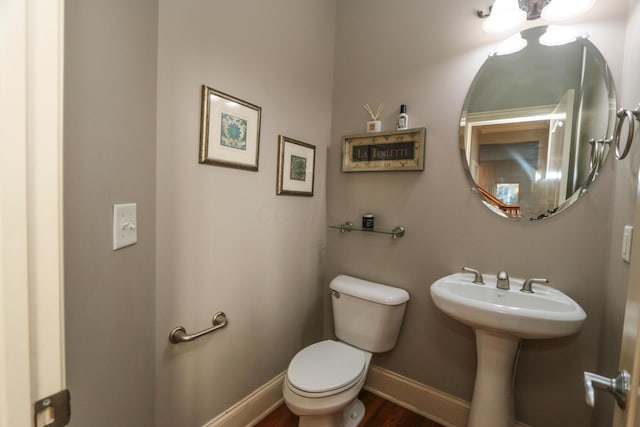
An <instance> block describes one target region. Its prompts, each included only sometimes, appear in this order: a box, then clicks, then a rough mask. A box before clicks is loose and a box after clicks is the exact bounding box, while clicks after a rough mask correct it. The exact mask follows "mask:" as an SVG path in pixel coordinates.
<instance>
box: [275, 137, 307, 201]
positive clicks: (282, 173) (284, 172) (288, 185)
mask: <svg viewBox="0 0 640 427" xmlns="http://www.w3.org/2000/svg"><path fill="white" fill-rule="evenodd" d="M315 169H316V147H315V146H314V145H311V144H306V143H304V142H300V141H296V140H295V139H291V138H287V137H286V136H282V135H280V136H279V138H278V181H277V183H276V194H288V195H291V196H313V177H314V175H315Z"/></svg>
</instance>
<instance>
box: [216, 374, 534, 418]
mask: <svg viewBox="0 0 640 427" xmlns="http://www.w3.org/2000/svg"><path fill="white" fill-rule="evenodd" d="M285 374H286V371H285V372H282V373H281V374H279V375H278V376H276V377H275V378H273V379H272V380H271V381H269V382H268V383H266V384H265V385H263V386H262V387H260V388H259V389H257V390H256V391H254V392H253V393H251V394H250V395H248V396H247V397H245V398H244V399H242V400H241V401H240V402H238V403H236V404H235V405H233V406H232V407H231V408H229V409H227V410H226V411H224V412H223V413H222V414H220V415H218V416H217V417H216V418H214V419H213V420H211V421H209V422H208V423H206V424H205V425H204V426H203V427H237V426H253V425H255V424H257V423H258V422H259V421H260V420H261V419H263V418H264V417H266V416H267V415H268V414H269V413H270V412H271V411H273V410H274V409H276V408H277V407H278V406H279V405H280V404H281V403H282V402H283V399H282V383H283V382H284V376H285ZM364 388H365V389H366V390H368V391H370V392H371V393H373V394H376V395H378V396H380V397H383V398H385V399H387V400H389V401H390V402H393V403H395V404H397V405H400V406H402V407H403V408H406V409H408V410H410V411H413V412H415V413H417V414H420V415H422V416H423V417H425V418H428V419H430V420H432V421H435V422H437V423H440V424H442V425H444V426H446V427H463V426H466V424H467V418H468V417H469V402H467V401H466V400H462V399H459V398H457V397H454V396H451V395H449V394H447V393H444V392H441V391H439V390H436V389H434V388H432V387H429V386H427V385H424V384H421V383H419V382H417V381H414V380H412V379H410V378H407V377H404V376H402V375H400V374H396V373H395V372H392V371H389V370H388V369H385V368H381V367H380V366H376V365H371V366H369V372H368V373H367V381H366V383H365V385H364ZM516 427H529V426H527V425H526V424H523V423H520V422H518V423H516Z"/></svg>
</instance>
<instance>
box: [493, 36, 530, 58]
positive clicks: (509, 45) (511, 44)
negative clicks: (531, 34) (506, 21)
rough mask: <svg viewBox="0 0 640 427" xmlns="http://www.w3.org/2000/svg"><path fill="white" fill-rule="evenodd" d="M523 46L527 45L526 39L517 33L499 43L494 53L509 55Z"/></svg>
mask: <svg viewBox="0 0 640 427" xmlns="http://www.w3.org/2000/svg"><path fill="white" fill-rule="evenodd" d="M525 47H527V41H526V40H525V39H523V38H522V35H521V34H520V33H517V34H514V35H512V36H511V37H509V38H508V39H506V40H505V41H503V42H502V43H500V46H498V50H497V51H496V55H498V56H502V55H511V54H512V53H516V52H520V51H521V50H522V49H524V48H525Z"/></svg>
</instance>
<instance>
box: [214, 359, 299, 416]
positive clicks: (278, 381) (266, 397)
mask: <svg viewBox="0 0 640 427" xmlns="http://www.w3.org/2000/svg"><path fill="white" fill-rule="evenodd" d="M285 373H286V371H284V372H282V373H281V374H279V375H278V376H276V377H275V378H273V379H272V380H271V381H269V382H268V383H266V384H265V385H263V386H262V387H260V388H259V389H257V390H256V391H254V392H253V393H251V394H250V395H248V396H247V397H245V398H244V399H242V400H241V401H240V402H238V403H236V404H235V405H233V406H232V407H231V408H229V409H227V410H226V411H224V412H223V413H222V414H220V415H218V416H217V417H215V418H214V419H212V420H211V421H209V422H208V423H206V424H205V425H204V426H202V427H238V426H253V425H255V424H257V423H258V421H260V420H261V419H263V418H264V417H266V416H267V415H268V414H269V413H270V412H272V411H273V410H274V409H276V408H277V407H278V406H280V404H281V403H282V401H283V400H282V383H283V382H284V375H285Z"/></svg>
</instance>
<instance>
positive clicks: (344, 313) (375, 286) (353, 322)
mask: <svg viewBox="0 0 640 427" xmlns="http://www.w3.org/2000/svg"><path fill="white" fill-rule="evenodd" d="M329 288H330V289H331V295H332V296H331V303H332V307H333V324H334V327H335V333H336V336H337V337H338V338H339V339H340V340H341V341H343V342H345V343H347V344H350V345H353V346H355V347H358V348H361V349H363V350H366V351H370V352H373V353H382V352H385V351H389V350H391V349H392V348H393V347H395V345H396V342H397V340H398V335H399V333H400V326H401V325H402V319H403V318H404V310H405V307H406V306H407V301H409V293H408V292H407V291H405V290H404V289H400V288H396V287H393V286H388V285H383V284H380V283H375V282H370V281H368V280H363V279H358V278H356V277H351V276H347V275H344V274H342V275H339V276H337V277H336V278H335V279H333V280H332V281H331V284H330V285H329Z"/></svg>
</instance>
